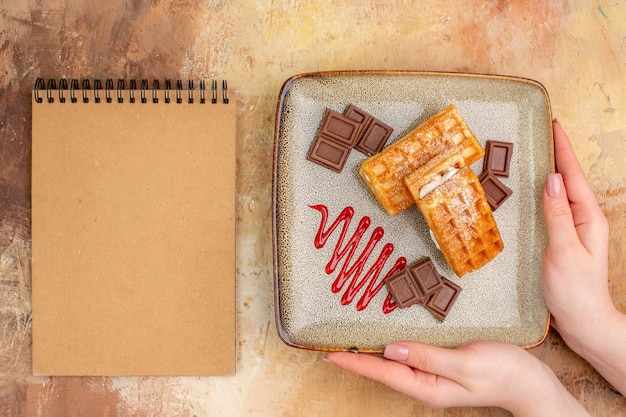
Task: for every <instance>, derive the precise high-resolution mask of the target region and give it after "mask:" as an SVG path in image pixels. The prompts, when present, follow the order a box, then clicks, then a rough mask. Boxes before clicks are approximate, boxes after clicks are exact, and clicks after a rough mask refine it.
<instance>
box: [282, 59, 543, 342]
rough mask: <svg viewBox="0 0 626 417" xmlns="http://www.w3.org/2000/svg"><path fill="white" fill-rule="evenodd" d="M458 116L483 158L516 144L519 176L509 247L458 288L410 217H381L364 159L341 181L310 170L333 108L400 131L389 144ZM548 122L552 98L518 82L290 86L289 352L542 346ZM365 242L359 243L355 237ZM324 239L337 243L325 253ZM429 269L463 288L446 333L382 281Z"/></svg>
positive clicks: (349, 75)
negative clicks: (407, 267) (397, 344)
mask: <svg viewBox="0 0 626 417" xmlns="http://www.w3.org/2000/svg"><path fill="white" fill-rule="evenodd" d="M450 103H453V104H455V105H456V107H457V108H458V110H459V112H460V113H461V115H462V116H463V118H464V119H465V121H466V122H467V124H468V125H469V127H470V129H471V130H472V131H473V132H474V134H475V135H476V136H477V138H478V140H479V142H480V143H481V145H482V146H483V147H485V144H486V141H487V140H498V141H504V142H512V143H513V144H514V148H513V157H512V161H511V168H510V175H509V177H508V178H500V179H501V180H502V182H503V183H505V184H506V185H507V186H508V187H509V188H511V189H512V190H513V194H512V195H511V197H509V199H508V200H506V201H505V202H504V203H503V204H502V206H500V207H499V208H498V209H497V210H495V211H494V217H495V219H496V222H497V223H498V227H499V229H500V233H501V235H502V238H503V241H504V245H505V248H504V250H503V251H502V253H500V254H499V255H498V256H497V257H496V258H495V259H494V260H493V261H491V262H490V263H488V264H487V265H486V266H484V267H483V268H481V269H480V270H478V271H475V272H473V273H469V274H466V275H465V276H463V277H462V278H457V277H456V275H454V273H453V272H452V269H451V268H450V267H449V266H448V265H447V263H446V261H445V259H444V258H443V255H442V254H441V252H439V250H438V249H437V248H436V247H435V245H434V244H433V242H432V240H431V238H430V236H429V232H428V228H427V226H426V224H425V222H424V220H423V218H422V216H421V214H420V213H419V211H418V209H417V208H416V207H415V206H413V207H411V208H409V209H408V210H405V211H404V212H402V213H401V214H399V215H397V216H389V215H387V214H386V213H385V211H384V210H383V209H382V207H380V205H379V204H378V202H377V201H376V199H375V198H374V196H373V195H372V194H371V192H370V191H369V189H368V188H367V186H366V185H365V183H364V182H363V180H362V179H361V177H360V176H359V173H358V171H359V168H360V164H361V162H362V161H363V160H365V159H366V156H365V155H363V154H361V153H360V152H358V151H357V150H352V152H351V153H350V156H349V158H348V160H347V162H346V165H345V167H344V169H343V171H342V172H341V173H336V172H334V171H331V170H329V169H327V168H324V167H322V166H320V165H317V164H315V163H313V162H310V161H308V160H307V158H306V157H307V154H308V152H309V150H310V148H311V145H312V144H313V141H314V140H315V137H316V135H317V133H318V131H319V128H320V126H321V122H322V118H323V116H324V112H325V110H326V109H327V108H330V109H333V110H336V111H338V112H341V113H342V112H343V111H344V110H345V108H346V107H347V106H348V105H349V104H354V105H356V106H358V107H360V108H361V109H363V110H365V111H367V112H368V113H370V114H372V115H373V116H374V117H376V118H378V119H380V120H381V121H383V122H385V123H387V124H388V125H390V126H391V127H392V128H393V129H394V131H393V134H392V136H391V137H390V139H389V141H388V142H387V145H389V144H391V143H393V142H394V141H396V140H398V139H399V138H401V137H402V136H404V135H405V134H407V133H408V132H409V131H411V130H412V129H414V128H415V127H417V126H418V125H419V124H421V123H422V122H423V121H424V120H426V119H427V118H428V117H430V116H431V115H433V114H435V113H437V112H438V111H440V110H442V109H443V108H444V107H446V106H447V105H448V104H450ZM551 119H552V118H551V112H550V104H549V99H548V95H547V93H546V91H545V89H544V88H543V87H542V86H541V84H539V83H537V82H535V81H532V80H527V79H521V78H513V77H503V76H489V75H472V74H456V73H423V72H399V71H384V72H372V71H359V72H327V73H311V74H301V75H297V76H294V77H292V78H290V79H288V80H287V81H286V82H285V83H284V85H283V87H282V90H281V93H280V97H279V103H278V109H277V115H276V131H275V145H274V178H273V209H274V228H273V234H274V236H273V238H274V283H275V294H276V298H275V301H276V305H275V307H276V321H277V327H278V332H279V334H280V337H281V338H282V340H283V341H284V342H285V343H287V344H289V345H292V346H296V347H300V348H307V349H318V350H349V349H358V350H359V351H365V352H380V351H382V349H383V348H384V346H385V345H386V344H388V343H391V342H393V341H397V340H417V341H422V342H425V343H431V344H435V345H439V346H446V347H454V346H457V345H459V344H462V343H464V342H466V341H469V340H477V339H481V340H497V341H504V342H510V343H513V344H516V345H519V346H523V347H532V346H536V345H537V344H540V343H541V342H542V341H543V340H544V339H545V337H546V335H547V331H548V325H549V313H548V309H547V307H546V304H545V301H544V299H543V293H542V289H541V262H542V255H543V251H544V249H545V246H546V244H547V232H546V229H545V225H544V221H543V215H542V210H541V198H542V190H543V184H544V181H545V178H546V175H547V174H548V173H549V172H552V171H553V168H554V158H553V144H552V125H551ZM482 164H483V160H482V159H481V160H480V161H479V162H476V163H475V164H474V165H473V166H472V169H473V170H474V172H475V173H476V174H477V175H480V173H481V172H482ZM325 211H326V212H327V216H328V217H327V219H326V224H325V225H324V224H323V221H322V220H323V215H322V214H323V213H324V212H325ZM342 213H343V217H341V214H342ZM337 219H338V223H337V227H336V228H335V229H333V230H332V231H330V229H329V228H330V226H331V224H333V222H335V220H337ZM359 225H360V228H359ZM357 229H359V230H362V231H363V233H362V236H360V238H359V237H358V231H357ZM342 230H345V234H344V235H343V238H342V237H341V234H342ZM321 231H323V232H329V234H328V236H327V240H326V241H325V243H324V244H323V245H321V244H319V245H318V247H316V245H315V241H316V240H319V236H318V233H320V232H321ZM351 240H352V241H353V242H354V243H355V245H354V252H353V253H352V254H351V255H350V250H347V251H345V253H344V254H343V256H341V255H340V256H338V259H337V262H336V266H333V265H331V259H333V257H334V254H341V252H342V249H345V248H348V247H349V244H348V242H349V241H351ZM368 247H369V248H371V249H372V250H371V253H370V254H369V255H367V249H368ZM385 251H386V252H385ZM364 253H365V254H364ZM335 257H336V256H335ZM426 257H428V258H430V259H431V260H432V261H433V263H434V264H435V267H436V268H437V270H438V271H439V273H440V274H441V275H443V276H445V277H447V278H449V279H451V280H452V281H453V282H455V283H456V284H458V285H459V286H461V287H462V291H461V293H460V295H459V297H458V299H457V301H456V303H455V304H454V306H453V307H452V310H451V311H450V313H449V314H448V316H447V318H446V319H445V321H443V322H439V321H438V320H437V319H435V317H433V316H432V314H431V313H429V312H428V311H427V310H426V309H424V308H423V307H421V306H419V305H414V306H412V307H410V308H405V309H400V308H396V309H395V310H393V311H388V308H387V307H389V306H390V305H391V304H389V301H390V298H389V299H388V297H389V295H388V292H387V288H386V287H385V286H384V284H383V280H384V278H385V276H386V275H387V273H388V272H389V271H390V270H391V269H392V267H393V266H394V265H395V264H396V263H398V262H400V263H401V262H402V258H404V261H405V262H406V264H411V263H413V262H416V261H419V260H421V259H424V258H426ZM358 259H361V260H362V261H363V263H362V270H361V272H360V274H348V275H347V278H346V280H345V283H343V284H342V285H337V281H338V277H339V276H340V274H341V271H342V270H344V271H350V270H351V269H352V270H353V271H354V270H358V269H359V268H358V266H359V263H358V262H357V260H358ZM377 261H378V262H377ZM355 265H356V267H355ZM380 265H382V268H379V269H377V266H380ZM369 271H373V272H374V273H371V274H368V272H369ZM376 271H378V272H379V273H376ZM353 280H354V281H353ZM359 283H362V286H361V287H359ZM377 288H379V290H378V291H376V289H377ZM370 297H371V299H369V298H370Z"/></svg>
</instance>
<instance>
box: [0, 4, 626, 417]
mask: <svg viewBox="0 0 626 417" xmlns="http://www.w3.org/2000/svg"><path fill="white" fill-rule="evenodd" d="M0 10H1V13H0V415H2V416H7V417H17V416H52V417H57V416H58V417H61V416H86V415H90V416H131V415H132V416H190V417H191V416H197V417H204V416H218V415H219V416H222V415H227V416H355V417H356V416H358V417H365V416H380V415H393V416H417V415H420V416H440V415H441V416H443V415H445V416H452V415H454V416H456V415H467V416H483V415H485V416H486V415H507V413H506V412H504V411H502V410H490V409H452V410H430V409H427V408H426V407H424V406H423V405H422V404H421V403H419V402H417V401H414V400H411V399H409V398H407V397H404V396H402V395H400V394H398V393H395V392H393V391H391V390H390V389H387V388H386V387H384V386H382V385H380V384H378V383H374V382H371V381H369V380H366V379H363V378H361V377H358V376H355V375H352V374H350V373H347V372H343V371H341V370H339V369H337V368H334V367H331V366H329V365H327V364H325V363H323V362H320V354H318V353H316V352H308V351H300V350H296V349H293V348H289V347H287V346H285V345H284V344H283V343H282V342H281V341H280V340H279V339H278V336H277V332H276V329H275V323H274V316H273V288H272V279H273V278H272V246H271V163H272V146H273V129H274V112H275V108H276V101H277V97H278V92H279V88H280V86H281V85H282V83H283V81H284V80H285V79H286V78H288V77H290V76H291V75H294V74H297V73H302V72H309V71H319V70H345V69H404V70H433V71H467V72H475V73H492V74H503V75H516V76H522V77H528V78H533V79H536V80H538V81H540V82H541V83H543V85H544V86H545V87H546V88H547V90H548V92H549V95H550V98H551V103H552V110H553V112H554V115H555V116H556V117H557V118H558V119H559V120H560V121H561V122H562V124H563V125H564V127H565V129H566V130H567V131H568V132H569V134H570V136H571V139H572V141H573V143H574V146H575V150H576V152H577V154H578V156H579V158H580V160H581V162H582V165H583V168H584V170H585V172H586V174H587V175H588V178H589V180H590V182H591V183H592V185H593V189H594V191H595V193H596V196H597V198H598V200H599V201H600V204H601V206H602V208H603V210H604V213H605V214H606V216H607V217H608V219H609V221H610V224H611V227H612V228H611V233H610V242H609V245H610V257H609V262H610V276H609V279H610V290H611V294H612V296H613V300H614V302H615V304H616V305H617V307H618V308H619V309H620V310H622V311H626V276H624V270H625V269H626V264H625V259H626V258H625V256H624V252H625V248H626V174H625V173H626V170H625V168H624V167H625V165H626V164H625V162H626V1H624V0H613V1H599V2H590V1H583V0H580V1H570V0H565V1H555V2H540V1H530V0H520V1H504V0H502V1H495V0H489V1H483V0H467V1H464V2H455V1H440V0H425V1H421V2H420V1H410V0H394V1H382V0H378V1H371V2H363V1H357V0H349V1H345V2H337V1H331V0H320V1H308V2H307V1H300V0H283V1H276V0H265V1H263V0H259V1H247V0H246V1H226V0H185V1H176V0H174V1H168V0H154V1H142V0H126V1H124V0H111V1H95V0H92V1H79V0H69V1H62V0H39V1H30V2H25V1H20V0H2V1H1V2H0ZM38 76H42V77H56V78H59V77H68V78H91V79H93V78H102V79H104V78H107V77H111V78H127V79H130V78H148V79H154V78H158V79H164V78H173V79H176V78H181V79H187V78H211V77H216V78H228V80H229V86H230V88H232V89H233V90H235V91H236V92H237V97H238V100H237V123H238V127H237V146H238V160H237V167H238V185H237V187H238V188H237V210H238V215H237V222H238V223H237V239H238V247H237V249H238V258H237V271H238V274H237V314H238V315H237V326H238V331H237V334H238V364H237V365H238V371H237V374H236V376H233V377H220V378H211V377H204V378H140V377H137V378H79V377H76V378H54V377H53V378H50V377H40V376H34V375H32V372H31V326H30V323H31V302H30V282H31V281H30V253H31V251H30V248H31V244H30V182H29V181H30V149H31V124H30V123H31V122H30V118H31V110H30V105H31V102H30V90H31V88H32V86H33V83H34V79H35V78H36V77H38ZM598 325H602V323H598ZM531 352H532V354H534V355H536V356H537V357H539V358H541V359H542V360H544V361H545V362H546V363H547V364H548V365H549V366H550V367H551V368H552V369H553V370H554V372H555V373H556V375H557V376H558V377H559V378H560V380H561V381H562V382H563V384H565V386H566V387H567V389H568V390H569V391H570V392H571V393H572V394H573V395H574V396H575V397H576V398H577V399H578V400H579V401H580V402H581V403H582V404H583V405H584V406H585V407H586V408H587V409H588V410H590V412H591V413H592V414H593V415H594V416H618V415H625V414H626V400H625V399H624V397H623V396H622V395H620V394H619V393H617V392H616V391H615V390H613V389H612V388H611V386H609V385H608V384H607V383H606V382H605V381H604V379H603V378H602V377H601V376H599V375H598V374H597V373H596V372H595V371H594V370H593V369H592V368H591V367H590V366H589V365H588V364H587V363H585V362H584V361H583V360H581V359H580V358H579V357H578V356H577V355H575V354H574V353H572V352H571V351H570V350H569V349H568V348H567V347H566V346H565V344H564V343H563V341H562V340H561V339H560V337H559V336H558V335H557V334H555V333H554V332H552V331H551V332H550V335H549V336H548V338H547V340H546V341H545V342H544V343H543V344H542V345H541V346H539V347H537V348H535V349H532V350H531Z"/></svg>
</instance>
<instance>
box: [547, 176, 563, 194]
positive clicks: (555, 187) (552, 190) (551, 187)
mask: <svg viewBox="0 0 626 417" xmlns="http://www.w3.org/2000/svg"><path fill="white" fill-rule="evenodd" d="M562 191H563V183H562V179H561V174H548V180H547V181H546V192H547V193H548V197H553V198H554V197H559V196H560V195H561V193H562Z"/></svg>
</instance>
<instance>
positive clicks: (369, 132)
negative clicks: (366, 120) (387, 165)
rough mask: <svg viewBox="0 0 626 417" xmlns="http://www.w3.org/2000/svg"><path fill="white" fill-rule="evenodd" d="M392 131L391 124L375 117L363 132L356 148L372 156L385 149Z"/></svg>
mask: <svg viewBox="0 0 626 417" xmlns="http://www.w3.org/2000/svg"><path fill="white" fill-rule="evenodd" d="M392 132H393V129H392V128H391V127H390V126H389V125H387V124H385V123H383V122H381V121H380V120H378V119H376V118H374V119H372V121H371V122H370V124H369V126H367V129H366V130H365V132H364V133H362V134H361V137H360V138H359V140H358V142H357V143H356V145H355V146H354V149H356V150H357V151H360V152H363V153H364V154H365V155H367V156H372V155H374V154H376V153H378V152H380V151H381V150H382V149H383V147H384V146H385V143H387V139H389V136H391V133H392Z"/></svg>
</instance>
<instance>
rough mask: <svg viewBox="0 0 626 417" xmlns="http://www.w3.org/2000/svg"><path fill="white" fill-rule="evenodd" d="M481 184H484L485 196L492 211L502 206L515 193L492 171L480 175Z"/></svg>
mask: <svg viewBox="0 0 626 417" xmlns="http://www.w3.org/2000/svg"><path fill="white" fill-rule="evenodd" d="M480 184H481V185H482V186H483V190H484V191H485V197H486V198H487V202H488V203H489V206H490V207H491V210H492V211H495V210H496V209H497V208H498V207H500V206H501V205H502V203H504V201H505V200H506V199H507V198H509V197H510V196H511V194H513V191H512V190H511V189H510V188H509V187H507V186H506V185H504V184H503V183H502V181H500V180H499V179H498V178H497V177H496V176H495V175H493V174H492V173H491V171H485V172H483V174H482V175H481V176H480Z"/></svg>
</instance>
